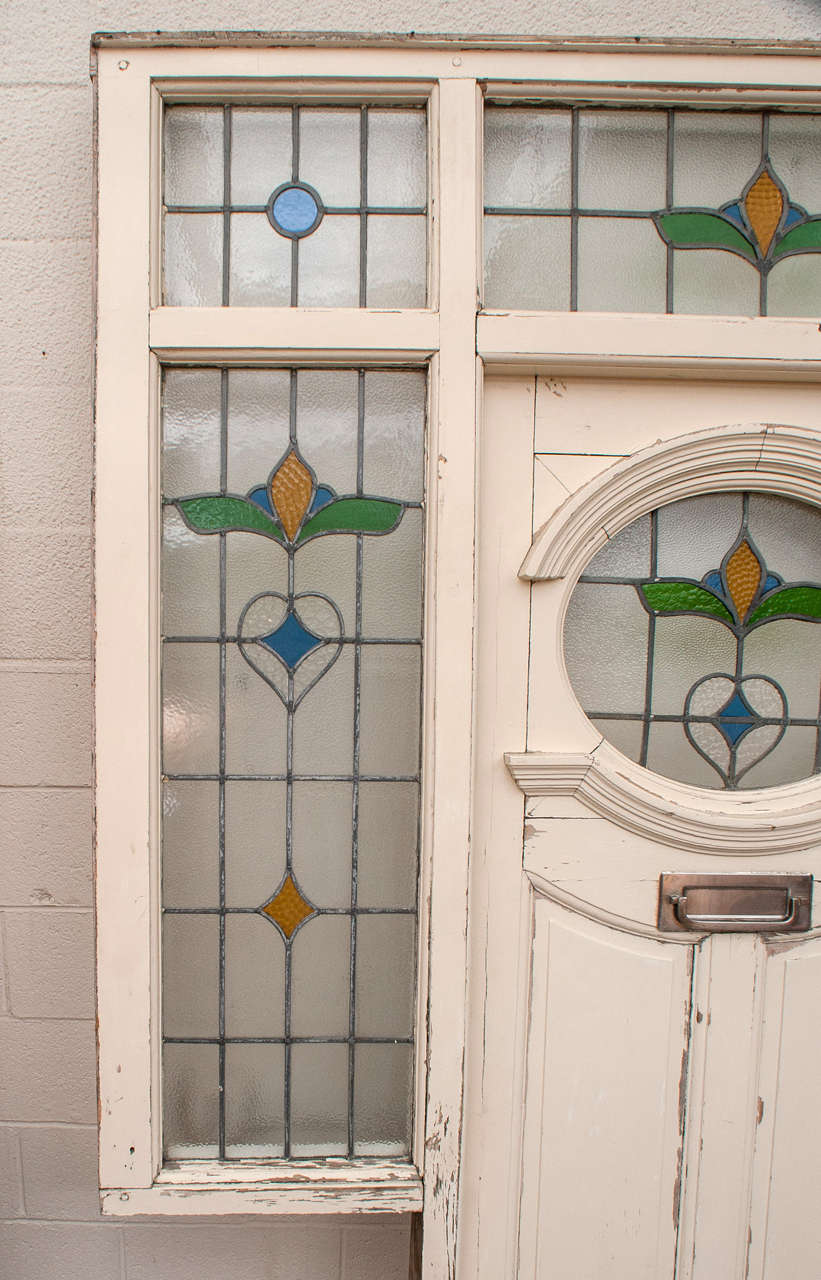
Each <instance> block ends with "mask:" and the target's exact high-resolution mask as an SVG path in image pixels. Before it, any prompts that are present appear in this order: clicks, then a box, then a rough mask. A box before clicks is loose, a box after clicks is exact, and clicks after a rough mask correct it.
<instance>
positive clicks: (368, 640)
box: [162, 635, 422, 646]
mask: <svg viewBox="0 0 821 1280" xmlns="http://www.w3.org/2000/svg"><path fill="white" fill-rule="evenodd" d="M162 639H163V642H164V643H165V644H221V643H222V642H223V641H224V642H225V643H226V644H237V643H238V642H239V636H231V635H228V636H163V637H162ZM332 643H333V644H380V645H390V644H392V645H405V646H407V645H421V644H422V637H421V636H419V637H418V638H417V637H415V636H407V637H404V636H395V637H390V638H384V639H383V638H382V637H381V636H339V637H338V639H336V640H334V641H332Z"/></svg>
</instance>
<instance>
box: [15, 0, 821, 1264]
mask: <svg viewBox="0 0 821 1280" xmlns="http://www.w3.org/2000/svg"><path fill="white" fill-rule="evenodd" d="M297 12H298V14H299V19H300V22H301V25H302V27H303V28H309V29H312V30H320V29H327V30H334V29H337V30H339V29H342V30H351V31H352V30H372V31H373V30H378V31H392V30H393V31H400V30H402V31H407V30H409V29H411V28H412V29H415V30H417V31H461V32H476V33H481V32H488V33H498V34H504V33H507V32H509V31H510V30H511V29H514V30H515V31H516V32H517V33H530V34H538V35H567V36H583V35H617V36H618V35H626V36H633V35H650V36H668V35H678V36H714V37H742V38H747V39H772V38H782V39H792V40H801V39H821V0H745V3H744V4H739V3H738V0H732V2H731V0H691V3H690V4H689V5H687V6H680V5H671V4H670V3H669V0H665V2H664V3H662V2H661V0H563V2H561V3H555V4H551V5H548V4H546V3H544V2H539V0H520V2H519V4H518V5H516V6H512V5H511V4H510V2H509V0H472V2H471V0H411V2H410V3H409V2H408V0H371V3H364V2H363V0H309V3H308V4H304V3H303V4H302V5H300V6H299V7H298V11H297ZM293 14H294V8H293V6H292V5H286V4H284V3H283V2H282V0H268V2H267V3H260V2H259V0H220V2H219V3H217V2H216V0H203V2H201V3H197V2H195V0H157V2H156V3H149V2H148V0H4V3H3V5H2V12H0V144H1V145H2V155H3V164H2V172H3V175H4V176H3V181H2V184H0V278H1V279H2V285H3V287H2V297H3V300H4V307H3V321H4V323H3V328H2V334H1V335H0V349H2V360H1V361H0V370H2V372H0V433H1V435H0V439H1V440H2V444H1V445H0V543H1V544H2V560H1V561H0V563H2V574H0V705H2V708H3V713H2V714H3V728H2V733H0V833H2V841H3V848H2V856H0V1220H2V1221H0V1275H2V1276H3V1277H8V1278H9V1280H75V1277H77V1278H79V1277H83V1278H84V1280H172V1277H173V1280H189V1278H190V1280H226V1277H230V1278H231V1280H286V1278H287V1280H404V1278H405V1276H406V1275H407V1257H408V1223H407V1221H406V1220H397V1219H391V1218H375V1219H370V1220H368V1221H366V1222H363V1221H357V1220H355V1219H349V1218H346V1219H342V1220H339V1219H335V1218H312V1219H310V1220H308V1221H298V1220H293V1219H292V1220H289V1221H283V1220H267V1221H260V1220H253V1221H243V1220H234V1221H233V1222H219V1221H217V1222H213V1221H211V1222H175V1221H173V1220H172V1221H163V1222H156V1223H152V1222H129V1223H125V1224H123V1223H116V1222H114V1223H112V1222H103V1221H102V1220H101V1219H100V1217H99V1213H98V1209H97V1199H96V1165H95V1161H96V1154H95V1128H94V1121H95V1115H96V1100H95V1066H94V1022H93V1014H94V1009H93V981H92V964H93V935H92V930H93V921H92V913H91V902H92V889H91V870H92V868H91V797H90V792H89V782H90V776H91V773H90V766H91V754H90V753H91V727H90V662H89V654H90V641H91V617H90V558H89V552H90V525H89V516H90V508H89V492H90V486H91V373H92V339H91V270H92V261H91V240H90V235H91V88H90V83H89V80H88V60H89V53H88V48H89V36H90V34H91V33H92V32H93V31H95V30H158V29H161V30H186V29H200V30H202V29H207V28H211V27H218V28H225V27H229V26H230V27H231V28H233V29H235V30H236V29H246V30H250V29H255V28H262V29H266V30H275V29H281V30H287V29H288V28H289V27H290V26H291V25H292V23H293ZM126 731H127V728H126Z"/></svg>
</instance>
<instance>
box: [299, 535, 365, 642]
mask: <svg viewBox="0 0 821 1280" xmlns="http://www.w3.org/2000/svg"><path fill="white" fill-rule="evenodd" d="M294 586H295V588H296V590H297V591H298V592H301V591H303V590H304V591H306V592H317V591H318V592H320V593H324V594H325V595H327V596H329V597H330V598H331V599H332V600H333V602H334V604H335V605H336V606H337V608H338V609H339V612H340V613H341V614H342V621H343V624H344V630H345V633H346V634H347V635H352V634H353V631H354V628H355V626H356V542H355V541H354V539H353V538H349V537H346V536H345V535H344V534H341V535H339V536H337V537H335V536H334V535H333V534H329V535H328V536H327V537H325V538H317V539H315V541H313V542H308V543H306V544H305V547H304V548H303V549H301V550H300V553H299V556H298V557H297V564H296V570H295V573H294Z"/></svg>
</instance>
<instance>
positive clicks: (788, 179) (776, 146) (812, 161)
mask: <svg viewBox="0 0 821 1280" xmlns="http://www.w3.org/2000/svg"><path fill="white" fill-rule="evenodd" d="M769 154H770V162H771V164H772V166H773V168H774V169H775V171H776V173H777V174H778V176H779V178H780V179H781V181H782V182H783V183H784V185H785V186H786V188H787V190H788V191H789V193H790V199H791V200H792V201H793V203H794V204H800V205H804V207H805V208H806V210H807V212H808V213H816V214H817V213H821V129H819V118H818V116H817V115H797V116H792V115H786V114H784V115H782V114H781V113H776V112H773V113H772V114H771V115H770V138H769ZM807 261H809V259H807V258H804V262H807Z"/></svg>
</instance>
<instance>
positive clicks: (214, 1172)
mask: <svg viewBox="0 0 821 1280" xmlns="http://www.w3.org/2000/svg"><path fill="white" fill-rule="evenodd" d="M100 1201H101V1207H102V1211H103V1213H104V1214H106V1215H108V1216H113V1217H131V1216H134V1215H138V1214H151V1215H156V1214H168V1215H173V1216H175V1217H187V1216H194V1215H201V1214H202V1215H204V1214H226V1215H229V1214H249V1213H266V1214H270V1213H419V1212H421V1209H422V1179H421V1177H420V1176H419V1171H418V1170H417V1169H416V1167H415V1166H414V1165H412V1164H399V1163H396V1164H382V1163H380V1164H374V1163H373V1162H370V1161H367V1162H366V1161H359V1162H357V1161H350V1160H346V1159H342V1158H340V1159H339V1160H333V1159H330V1160H317V1161H305V1162H300V1163H299V1164H298V1165H297V1164H296V1163H290V1164H287V1165H279V1166H277V1165H275V1164H272V1163H271V1162H268V1161H259V1162H257V1161H241V1162H237V1163H236V1164H231V1163H230V1162H225V1161H217V1160H213V1161H210V1160H187V1161H174V1162H172V1163H169V1164H167V1165H165V1166H164V1167H163V1169H162V1170H161V1172H160V1173H159V1175H158V1177H157V1179H156V1181H155V1182H154V1184H153V1186H151V1187H123V1188H113V1189H104V1190H102V1191H101V1193H100Z"/></svg>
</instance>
